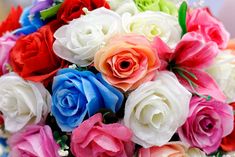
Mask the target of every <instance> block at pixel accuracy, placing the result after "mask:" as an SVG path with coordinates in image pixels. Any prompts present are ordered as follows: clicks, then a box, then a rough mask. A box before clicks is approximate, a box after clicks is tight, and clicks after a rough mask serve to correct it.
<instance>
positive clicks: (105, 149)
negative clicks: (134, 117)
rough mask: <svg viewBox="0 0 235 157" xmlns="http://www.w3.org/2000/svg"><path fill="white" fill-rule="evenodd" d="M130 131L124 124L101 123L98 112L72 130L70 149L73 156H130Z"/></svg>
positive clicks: (132, 147)
mask: <svg viewBox="0 0 235 157" xmlns="http://www.w3.org/2000/svg"><path fill="white" fill-rule="evenodd" d="M131 138H132V132H131V131H130V130H129V129H128V128H127V127H125V126H123V125H121V124H118V123H114V124H103V123H102V115H101V114H100V113H98V114H96V115H94V116H93V117H91V118H89V119H88V120H86V121H84V122H83V123H82V124H81V125H80V126H79V127H78V128H76V129H75V130H73V132H72V137H71V151H72V153H73V155H74V156H75V157H91V156H92V157H132V156H133V152H134V144H133V143H132V142H131Z"/></svg>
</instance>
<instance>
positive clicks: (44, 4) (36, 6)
mask: <svg viewBox="0 0 235 157" xmlns="http://www.w3.org/2000/svg"><path fill="white" fill-rule="evenodd" d="M52 4H53V0H35V1H34V3H33V6H32V8H31V9H30V14H36V13H38V12H40V11H42V10H45V9H47V8H50V7H51V6H52Z"/></svg>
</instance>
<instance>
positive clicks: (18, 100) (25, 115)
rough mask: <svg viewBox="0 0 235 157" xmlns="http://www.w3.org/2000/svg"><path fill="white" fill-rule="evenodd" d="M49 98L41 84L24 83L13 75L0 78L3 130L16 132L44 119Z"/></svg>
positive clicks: (48, 110) (48, 109) (47, 110)
mask: <svg viewBox="0 0 235 157" xmlns="http://www.w3.org/2000/svg"><path fill="white" fill-rule="evenodd" d="M50 103H51V96H50V94H49V92H48V91H47V90H46V89H45V88H44V86H43V85H42V84H41V83H34V82H30V81H27V82H26V81H24V80H23V79H22V78H21V77H19V76H18V75H16V74H15V73H10V74H7V75H4V76H2V77H0V111H1V112H2V113H3V117H4V122H5V129H6V131H9V132H17V131H19V130H21V129H22V128H23V127H24V126H26V125H27V124H36V123H39V122H41V121H43V120H45V119H46V117H47V115H48V113H49V112H50Z"/></svg>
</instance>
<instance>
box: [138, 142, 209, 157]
mask: <svg viewBox="0 0 235 157" xmlns="http://www.w3.org/2000/svg"><path fill="white" fill-rule="evenodd" d="M139 157H206V155H205V153H204V152H202V151H201V150H200V149H197V148H189V147H188V146H187V145H185V144H183V143H181V142H170V143H167V144H165V145H163V146H161V147H158V146H153V147H150V148H141V149H140V150H139Z"/></svg>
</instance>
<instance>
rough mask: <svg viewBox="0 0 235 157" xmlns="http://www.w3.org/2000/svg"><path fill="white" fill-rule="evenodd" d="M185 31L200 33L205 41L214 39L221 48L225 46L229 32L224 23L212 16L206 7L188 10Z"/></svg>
mask: <svg viewBox="0 0 235 157" xmlns="http://www.w3.org/2000/svg"><path fill="white" fill-rule="evenodd" d="M187 31H188V32H198V33H201V34H202V36H203V38H204V39H205V40H206V42H208V41H214V42H215V43H217V44H218V47H219V48H221V49H224V48H226V46H227V44H228V41H229V33H228V31H227V30H226V29H225V27H224V25H223V24H222V23H221V22H220V21H218V20H217V19H216V18H214V17H213V16H212V15H211V13H210V11H209V9H207V8H198V9H194V10H192V11H189V12H188V14H187Z"/></svg>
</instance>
